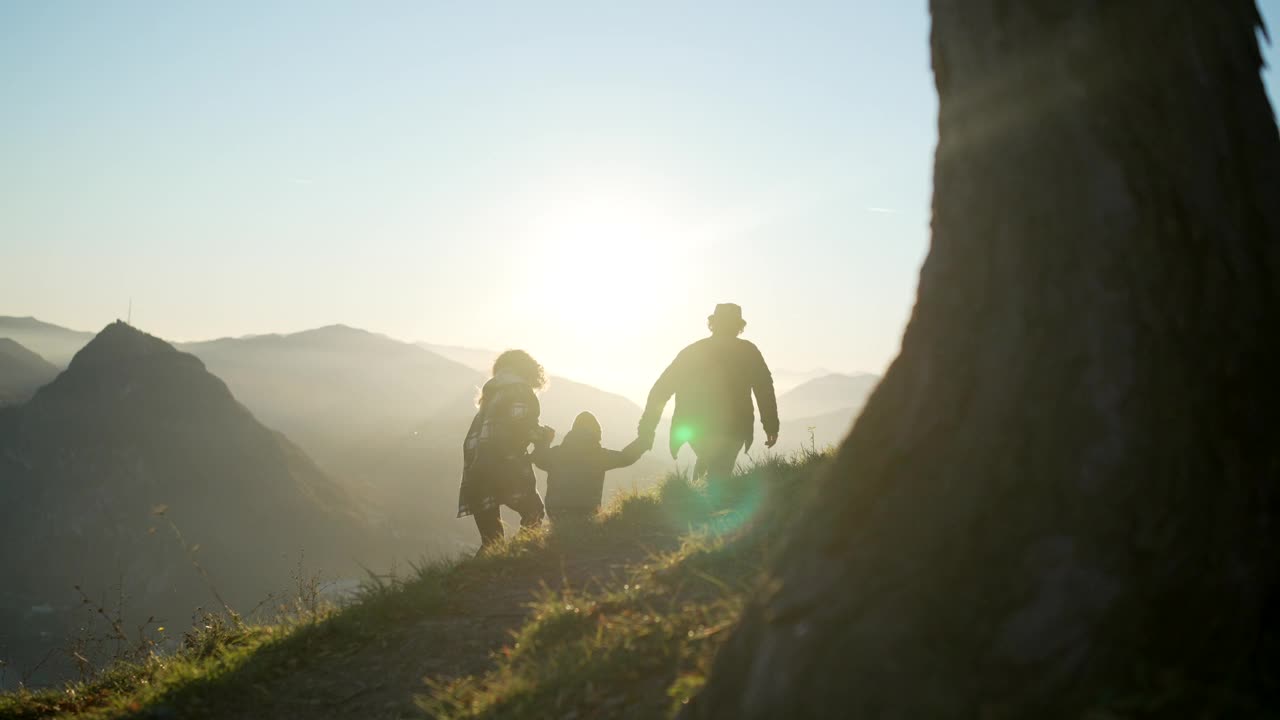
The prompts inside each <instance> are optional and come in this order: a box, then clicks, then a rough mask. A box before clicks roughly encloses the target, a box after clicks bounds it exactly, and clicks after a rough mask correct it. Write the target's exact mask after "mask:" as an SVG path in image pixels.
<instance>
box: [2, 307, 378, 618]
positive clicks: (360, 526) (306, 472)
mask: <svg viewBox="0 0 1280 720" xmlns="http://www.w3.org/2000/svg"><path fill="white" fill-rule="evenodd" d="M157 508H160V509H162V510H163V517H161V516H157V515H154V514H153V512H154V511H155V510H156V509H157ZM170 520H172V522H173V523H174V524H175V525H176V526H177V528H178V529H179V530H180V531H181V533H182V535H183V537H184V538H185V539H186V542H187V543H188V544H189V545H197V544H198V545H199V546H200V550H199V554H198V557H199V558H200V563H201V564H202V565H203V566H204V567H205V568H206V569H207V570H208V572H209V573H210V575H211V577H212V578H213V579H214V581H215V582H216V584H217V587H218V590H219V592H220V593H221V594H222V595H223V597H225V598H226V599H227V600H228V601H229V602H231V603H232V604H233V605H235V606H237V607H240V608H242V609H243V608H245V607H252V605H253V604H254V603H256V602H258V601H260V600H262V599H263V598H264V597H265V596H266V595H267V594H268V593H269V592H271V591H273V590H277V589H280V587H281V586H282V585H283V584H284V583H286V582H287V578H288V577H289V572H290V569H291V568H292V567H294V565H295V564H296V563H297V562H298V558H299V554H300V553H303V552H305V557H306V562H307V564H308V566H309V567H311V568H312V569H315V568H324V570H325V571H326V573H329V574H330V576H335V575H340V574H344V573H355V572H358V571H359V568H358V566H357V564H356V563H355V560H356V559H357V558H361V559H366V560H367V559H368V557H369V555H371V554H373V553H374V552H375V547H376V548H378V554H379V555H381V554H384V553H386V552H388V548H387V546H386V545H385V544H383V543H379V542H375V535H374V532H373V530H372V529H371V527H370V526H369V525H368V523H367V522H366V520H365V519H364V518H363V516H362V515H361V513H360V512H359V510H358V508H357V505H356V503H355V501H354V500H353V499H352V498H351V497H350V495H349V494H348V493H347V492H345V491H344V490H343V489H342V488H341V487H340V486H339V485H338V484H337V483H335V482H334V481H333V480H331V479H330V478H328V477H327V476H326V475H325V474H324V473H323V472H322V471H321V470H320V469H319V468H317V467H316V466H315V464H314V463H312V462H311V460H310V459H309V458H308V457H307V456H306V455H305V453H303V452H302V451H301V450H299V449H298V448H297V447H296V446H294V445H293V444H292V443H290V442H289V441H288V440H287V439H285V438H284V437H283V436H282V435H280V434H279V433H277V432H275V431H273V430H270V429H268V428H267V427H265V426H263V425H262V424H261V423H259V422H258V421H257V420H256V419H255V418H254V417H253V415H252V414H251V413H250V412H249V411H248V410H247V409H246V408H245V407H244V406H243V405H241V404H240V403H239V402H237V401H236V399H235V398H234V397H233V396H232V394H231V392H230V391H229V390H228V389H227V386H226V385H225V384H224V383H223V382H222V381H221V380H219V379H218V378H216V377H215V376H213V375H211V374H209V373H208V372H207V371H206V369H205V367H204V365H203V364H202V363H201V362H200V360H199V359H197V358H195V357H194V356H192V355H189V354H186V353H180V352H178V351H176V350H175V349H174V348H173V347H172V346H170V345H169V344H168V343H165V342H164V341H162V340H159V339H158V338H155V337H152V336H150V335H146V334H145V333H142V332H140V331H138V330H136V329H134V328H132V327H130V326H128V325H125V324H124V323H120V322H117V323H114V324H112V325H110V326H108V327H107V328H106V329H105V330H103V331H102V333H100V334H99V335H98V336H97V337H95V339H94V340H93V341H91V342H90V343H89V344H88V345H87V346H85V348H84V349H82V350H81V351H80V352H79V353H78V354H77V355H76V356H75V357H74V359H73V360H72V362H71V364H70V367H69V368H68V369H67V370H66V371H65V372H63V373H62V374H61V375H59V376H58V377H57V379H55V380H54V381H53V382H52V383H50V384H48V385H46V386H45V387H43V388H41V389H40V390H39V391H38V392H37V393H36V395H35V396H34V397H33V398H32V399H31V400H30V401H29V402H28V403H26V404H25V405H22V406H19V407H14V408H7V409H5V410H4V412H3V413H0V544H3V546H4V547H5V549H6V553H5V556H4V560H3V561H0V576H2V577H4V578H5V592H4V594H3V596H0V604H3V607H0V612H2V613H4V614H5V615H6V616H9V615H11V614H12V613H15V612H20V611H21V610H22V609H23V608H25V607H27V606H31V605H37V604H41V603H48V604H49V605H51V606H52V607H53V608H54V609H55V611H56V612H55V614H54V616H53V617H51V618H50V620H51V621H54V622H57V621H66V620H67V619H68V617H67V615H66V613H69V612H70V611H71V609H72V608H74V607H76V606H77V603H78V599H79V598H78V596H77V595H76V594H75V593H74V592H73V591H72V588H73V586H75V585H80V586H82V587H84V588H85V589H86V592H90V593H91V594H95V595H96V594H97V593H99V592H100V591H102V590H105V589H106V588H108V587H111V586H113V585H115V584H116V583H118V582H123V584H124V587H123V588H122V591H123V592H124V593H125V594H126V595H128V596H129V597H130V603H129V607H130V609H132V610H135V611H137V612H144V613H145V614H156V615H157V616H159V617H165V616H168V617H179V618H180V617H185V616H187V615H189V614H190V612H191V610H192V608H194V607H196V606H198V605H208V604H210V603H211V602H212V597H211V596H210V594H209V590H208V588H207V587H206V586H205V584H204V582H203V581H202V580H201V579H200V577H199V576H198V574H197V573H196V572H195V571H194V569H193V568H192V566H191V562H190V559H189V558H188V557H187V556H186V555H185V554H184V552H183V551H182V549H181V547H180V544H179V543H178V542H177V540H176V538H175V537H174V535H173V533H172V531H171V529H170V528H169V526H168V522H169V521H170ZM4 625H6V626H8V627H7V629H9V630H12V628H13V627H14V626H13V625H12V623H11V622H10V621H6V622H5V623H4ZM59 637H60V636H59Z"/></svg>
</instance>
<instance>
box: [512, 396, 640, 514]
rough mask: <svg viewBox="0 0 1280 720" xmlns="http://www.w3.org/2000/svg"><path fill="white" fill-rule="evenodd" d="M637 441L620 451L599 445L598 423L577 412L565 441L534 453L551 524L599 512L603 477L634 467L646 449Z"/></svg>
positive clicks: (593, 416)
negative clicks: (544, 473)
mask: <svg viewBox="0 0 1280 720" xmlns="http://www.w3.org/2000/svg"><path fill="white" fill-rule="evenodd" d="M647 449H648V448H646V447H645V446H644V443H643V441H642V440H640V439H637V440H634V441H632V443H631V444H630V445H628V446H626V447H625V448H623V449H622V450H610V449H608V448H605V447H601V445H600V422H599V421H598V420H596V416H595V415H592V414H591V413H589V412H584V413H580V414H579V415H578V417H577V418H575V419H574V421H573V429H572V430H570V431H569V432H568V433H567V434H566V435H565V436H564V441H563V442H561V443H560V444H559V445H557V446H555V447H553V448H545V449H540V450H536V451H534V453H533V463H534V464H535V465H537V466H538V467H540V468H542V469H543V470H546V471H547V498H546V506H547V514H548V515H550V517H551V521H552V522H555V521H557V520H586V519H588V518H590V517H591V516H592V515H594V514H595V513H596V511H597V510H599V509H600V500H601V498H602V496H603V495H604V474H605V473H606V472H608V471H610V470H615V469H617V468H624V467H627V466H628V465H632V464H634V463H635V462H636V461H637V460H639V459H640V456H641V455H643V454H644V453H645V450H647Z"/></svg>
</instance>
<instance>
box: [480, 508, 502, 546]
mask: <svg viewBox="0 0 1280 720" xmlns="http://www.w3.org/2000/svg"><path fill="white" fill-rule="evenodd" d="M473 514H474V516H475V519H476V529H477V530H479V531H480V547H481V548H482V549H483V548H487V547H489V546H490V545H492V544H494V543H500V542H502V540H503V538H504V537H505V535H504V534H503V532H502V510H501V509H500V508H499V507H497V506H494V507H492V508H490V509H488V510H477V511H476V512H475V513H473Z"/></svg>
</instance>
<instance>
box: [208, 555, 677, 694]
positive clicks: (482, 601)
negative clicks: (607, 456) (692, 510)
mask: <svg viewBox="0 0 1280 720" xmlns="http://www.w3.org/2000/svg"><path fill="white" fill-rule="evenodd" d="M678 542H679V541H678V539H677V538H675V537H672V536H671V535H669V534H653V535H649V536H642V537H636V536H634V535H632V536H630V537H629V538H628V539H626V540H621V539H619V540H613V541H610V540H609V539H607V538H592V541H590V542H585V543H583V544H582V545H579V546H572V547H569V548H567V549H563V551H562V552H560V553H545V554H543V553H539V554H538V555H536V556H532V557H529V558H528V561H527V562H526V561H525V559H521V561H519V562H518V563H514V565H515V567H513V568H511V569H510V570H509V571H507V572H504V573H503V574H500V575H499V574H497V573H490V572H465V571H464V572H460V573H455V576H454V578H452V579H451V581H450V583H449V587H448V600H447V604H446V606H445V607H444V608H443V609H441V610H439V611H437V612H431V613H424V615H423V616H422V617H421V618H418V619H416V620H414V621H411V622H410V623H408V624H406V625H404V626H403V627H397V628H395V629H394V631H388V632H386V633H385V634H380V635H377V636H375V637H373V638H372V639H370V640H369V641H368V642H367V643H363V644H361V645H360V646H359V647H357V648H354V649H353V650H351V651H349V652H348V653H347V654H346V655H345V656H343V657H336V658H333V657H331V658H326V659H325V660H324V662H315V663H307V665H306V667H299V669H298V672H296V673H293V674H291V675H288V676H286V677H283V678H281V679H279V680H277V681H274V682H272V683H271V684H270V685H269V686H263V687H260V688H259V690H260V691H261V703H260V704H259V703H258V702H254V703H253V705H254V713H255V715H256V716H258V717H271V718H371V719H372V718H377V719H383V718H385V719H390V718H406V717H413V718H421V717H423V712H422V711H421V710H420V709H418V708H417V706H416V705H415V704H414V697H415V696H417V695H422V694H424V693H426V692H427V686H426V685H425V684H424V678H433V679H437V680H449V679H453V678H457V677H462V676H468V675H479V674H483V673H484V672H485V671H487V670H489V669H490V668H491V667H492V666H493V660H492V655H493V653H495V652H498V651H500V650H501V649H502V648H503V647H504V646H509V645H510V644H511V643H512V633H513V632H514V631H516V630H517V629H518V628H519V627H520V626H521V625H522V624H523V623H524V621H525V619H526V617H527V616H528V614H529V611H530V608H529V603H530V602H532V601H533V600H535V599H536V598H537V597H538V596H539V595H540V593H542V592H543V591H544V589H551V590H561V589H564V588H565V587H569V588H572V589H574V590H595V589H600V588H601V587H603V586H605V585H608V584H610V583H611V581H613V580H620V579H621V578H623V576H624V574H625V570H626V568H627V566H628V565H632V564H636V563H642V562H643V561H645V560H646V559H648V558H649V557H650V556H651V555H652V554H653V553H655V552H661V551H667V550H672V549H674V548H675V546H676V545H677V544H678ZM240 700H241V701H242V702H243V700H244V698H240ZM236 704H238V705H239V704H240V703H236ZM208 710H209V711H210V713H209V715H210V716H212V717H229V716H230V715H227V714H226V713H225V712H220V710H221V709H220V708H208ZM242 711H243V706H241V707H240V708H237V712H242Z"/></svg>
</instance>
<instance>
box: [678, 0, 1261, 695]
mask: <svg viewBox="0 0 1280 720" xmlns="http://www.w3.org/2000/svg"><path fill="white" fill-rule="evenodd" d="M931 11H932V16H933V29H932V55H933V67H934V73H935V79H936V83H937V90H938V94H939V108H940V110H939V120H938V126H939V143H938V148H937V154H936V159H935V168H934V199H933V239H932V246H931V249H930V252H929V255H928V257H927V259H926V261H925V264H924V266H923V268H922V270H921V276H920V286H919V295H918V299H917V303H916V306H915V309H914V311H913V314H912V318H911V321H910V323H909V325H908V327H907V330H906V333H905V335H904V338H903V342H902V349H901V353H900V355H899V357H898V358H897V360H896V361H895V362H894V363H893V365H892V367H891V368H890V370H889V372H888V373H887V375H886V376H885V378H884V380H883V382H882V383H881V384H880V387H879V389H878V390H877V391H876V392H875V394H874V395H873V397H872V398H871V400H870V403H869V404H868V405H867V407H866V410H865V411H864V413H863V415H862V416H861V417H860V419H859V420H858V421H857V423H856V424H855V426H854V428H853V430H852V433H851V434H850V436H849V437H848V438H847V439H846V441H845V442H844V444H843V446H842V447H841V449H840V452H839V457H838V459H837V461H836V462H835V464H834V467H833V469H832V470H831V471H830V472H829V473H828V474H826V475H825V476H824V477H823V478H821V479H820V480H819V481H817V482H816V483H815V487H814V490H813V497H812V498H810V500H809V502H811V503H812V504H813V508H814V514H815V516H816V517H823V518H826V519H824V520H823V521H822V522H813V523H802V524H800V525H799V526H797V527H795V528H794V529H793V531H792V533H791V534H790V536H789V538H788V540H787V542H786V543H785V545H784V547H783V548H782V550H781V551H780V553H779V556H778V557H777V558H775V559H774V560H773V561H772V565H771V567H772V568H773V569H772V582H771V583H769V584H768V585H767V587H766V588H765V589H764V590H762V591H761V592H760V593H759V594H758V596H757V597H756V598H755V599H754V600H753V602H752V603H751V604H750V605H749V607H748V610H747V611H746V613H745V615H744V618H743V621H742V622H741V624H740V626H739V627H738V629H737V630H736V631H735V633H734V635H733V636H732V637H731V638H730V640H729V641H727V643H726V646H725V647H724V648H723V650H722V651H721V653H720V655H719V656H718V658H717V660H716V663H715V666H714V669H713V672H712V675H711V677H710V679H709V681H708V684H707V686H706V687H705V688H704V690H703V692H702V693H701V694H700V695H699V696H698V697H697V698H695V699H694V701H693V702H692V703H691V704H690V705H689V706H688V707H687V708H686V710H685V713H684V716H685V717H687V718H711V717H715V718H774V717H867V718H931V717H948V718H949V717H956V718H960V717H966V718H967V717H981V718H1003V717H1082V716H1094V715H1090V713H1096V712H1099V711H1100V709H1101V708H1111V709H1112V710H1114V711H1116V712H1121V711H1122V710H1123V709H1124V708H1126V707H1137V705H1135V704H1134V703H1135V702H1139V701H1140V702H1141V703H1143V704H1144V706H1145V707H1146V710H1145V712H1147V713H1148V714H1157V715H1159V714H1167V715H1171V716H1172V715H1181V714H1182V713H1183V712H1184V711H1185V712H1188V714H1187V715H1186V716H1188V717H1190V716H1193V715H1195V713H1194V712H1193V711H1196V710H1200V709H1204V708H1206V707H1210V706H1212V707H1217V708H1219V709H1222V708H1227V709H1228V710H1224V712H1228V713H1230V712H1231V711H1230V710H1229V709H1230V708H1235V709H1237V710H1239V711H1240V712H1242V713H1243V712H1247V709H1248V708H1254V709H1256V708H1257V707H1259V703H1262V704H1266V703H1267V702H1269V700H1268V699H1267V693H1268V692H1269V691H1271V690H1273V689H1274V688H1275V682H1276V666H1277V663H1276V659H1277V654H1278V653H1277V647H1276V638H1275V637H1274V633H1273V631H1272V629H1271V628H1272V625H1273V623H1274V622H1275V621H1276V618H1277V615H1276V610H1277V607H1276V605H1277V597H1276V593H1275V590H1276V582H1277V554H1276V553H1277V549H1278V546H1277V540H1278V539H1280V537H1278V531H1280V526H1278V525H1277V523H1278V522H1280V506H1278V501H1277V488H1276V483H1277V480H1278V479H1280V353H1278V351H1277V340H1278V334H1280V137H1278V136H1277V129H1276V123H1275V116H1274V115H1273V113H1272V110H1271V107H1270V105H1269V103H1268V101H1267V98H1266V95H1265V93H1264V90H1263V86H1262V83H1261V79H1260V69H1261V62H1262V61H1261V55H1260V53H1259V49H1258V32H1259V29H1260V27H1261V20H1260V17H1259V15H1258V12H1257V8H1256V7H1255V6H1254V5H1253V3H1252V2H1244V1H1242V0H1213V1H1212V2H1210V1H1209V0H1204V1H1203V2H1199V1H1189V2H1172V1H1170V0H1114V1H1112V2H1101V1H1097V2H1062V1H1061V0H933V2H932V3H931ZM850 332H855V333H856V332H857V329H856V328H851V329H850ZM818 508H821V509H820V510H819V509H818ZM1153 698H1155V700H1153ZM1160 698H1164V699H1163V700H1160ZM1117 708H1118V709H1119V710H1117ZM1097 716H1098V717H1102V715H1097ZM1107 717H1111V715H1107Z"/></svg>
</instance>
